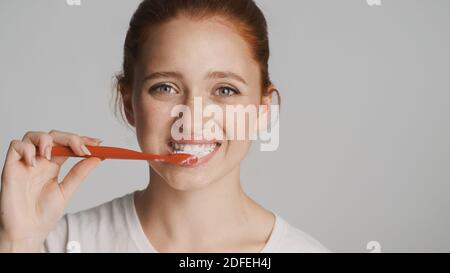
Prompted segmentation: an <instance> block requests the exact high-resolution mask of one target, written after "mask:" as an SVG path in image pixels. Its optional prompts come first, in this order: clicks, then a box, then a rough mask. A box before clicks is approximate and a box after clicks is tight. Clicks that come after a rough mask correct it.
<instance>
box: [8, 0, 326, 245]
mask: <svg viewBox="0 0 450 273" xmlns="http://www.w3.org/2000/svg"><path fill="white" fill-rule="evenodd" d="M268 58H269V44H268V35H267V27H266V21H265V18H264V16H263V14H262V13H261V11H260V10H259V8H258V7H257V6H256V5H255V3H254V2H253V1H252V0H192V1H185V0H145V1H143V2H142V3H141V4H140V6H139V7H138V9H137V10H136V12H135V13H134V15H133V17H132V19H131V22H130V26H129V30H128V32H127V35H126V39H125V46H124V61H123V72H122V73H121V74H120V75H119V76H118V77H117V80H118V84H117V95H118V103H119V106H120V107H121V110H122V111H123V113H124V115H125V117H126V120H127V122H128V123H129V124H130V125H131V126H132V127H134V128H135V130H136V136H137V140H138V142H139V145H140V147H141V150H142V151H143V152H148V153H155V154H167V153H176V152H187V153H193V154H195V155H197V157H198V158H199V161H198V162H197V163H196V164H195V165H193V166H176V165H170V164H166V163H161V162H153V161H150V162H149V172H150V181H151V183H149V185H148V187H147V188H146V189H145V190H142V191H136V192H134V193H131V194H127V195H125V196H123V197H121V198H117V199H115V200H112V201H110V202H108V203H106V204H103V205H100V206H98V207H95V208H92V209H89V210H86V211H82V212H78V213H75V214H69V215H64V216H63V214H64V208H65V206H66V204H67V203H68V201H69V200H70V198H71V196H72V195H73V193H74V192H75V190H76V188H77V187H78V185H79V184H80V183H81V181H83V179H84V178H85V177H86V176H87V175H88V174H89V172H90V171H91V170H92V169H94V168H95V167H96V166H98V165H99V164H100V162H101V159H98V158H95V157H91V158H87V159H84V160H81V161H80V162H79V163H77V164H76V165H75V166H74V167H73V168H72V169H71V170H70V172H69V173H68V174H67V176H66V177H65V178H64V179H63V180H62V181H61V183H58V173H59V170H60V167H61V165H62V164H63V163H64V161H65V160H66V158H62V157H53V158H52V157H51V149H52V146H53V145H65V146H69V147H70V148H71V149H72V150H73V151H74V152H75V153H77V154H78V155H89V150H88V149H87V147H86V145H98V144H99V143H100V140H99V139H95V138H90V137H84V136H78V135H76V134H72V133H66V132H61V131H56V130H53V131H51V132H49V133H44V132H28V133H27V134H25V136H24V138H23V139H22V141H18V140H15V141H12V142H11V145H10V148H9V150H8V154H7V157H6V161H5V165H4V169H3V173H2V191H1V195H0V198H1V202H0V206H1V217H0V221H1V222H0V223H1V224H0V249H1V250H2V251H45V252H64V251H67V250H74V249H72V247H76V248H78V250H79V251H83V252H105V251H120V252H327V251H328V250H327V249H326V248H324V247H323V246H322V245H321V244H320V243H319V242H318V241H316V240H315V239H313V238H312V237H310V236H309V235H307V234H306V233H304V232H302V231H300V230H298V229H296V228H294V227H293V226H291V225H290V224H288V223H287V222H286V221H285V220H284V219H282V218H281V217H280V216H278V215H276V214H274V213H273V212H271V211H270V210H267V209H265V208H263V207H262V206H260V205H259V204H257V203H256V202H255V201H253V200H252V199H251V198H250V197H249V196H247V195H246V194H245V193H244V192H243V190H242V188H241V184H240V163H241V161H242V160H243V159H244V157H245V155H246V154H247V152H248V150H249V147H250V145H251V140H250V139H249V138H248V135H246V136H247V137H246V138H245V139H243V140H241V139H239V140H234V139H228V138H223V139H219V138H217V139H209V140H206V139H197V138H195V137H196V136H195V134H196V133H195V132H196V130H195V127H196V126H198V124H196V123H195V122H190V123H188V125H186V124H183V126H181V128H180V129H181V131H182V132H183V135H184V136H186V135H187V136H193V138H194V140H192V139H191V138H187V139H185V138H182V139H175V138H174V136H173V130H172V127H173V125H174V124H175V123H176V122H177V121H178V120H179V119H180V118H181V116H179V117H173V115H171V112H172V110H173V109H174V107H175V106H177V105H185V106H187V107H190V108H193V107H194V101H195V99H198V98H200V99H202V102H203V104H204V105H216V106H219V107H221V108H223V109H225V106H229V105H231V106H232V105H246V106H248V105H253V106H261V105H262V106H266V107H267V106H269V105H270V104H271V101H272V95H273V92H276V93H277V94H278V92H277V91H276V89H275V87H274V86H273V84H272V83H271V81H270V79H269V74H268ZM266 109H267V108H266ZM266 114H267V112H266ZM203 122H204V121H203V120H201V121H200V123H203ZM215 122H216V125H217V126H219V129H220V130H221V131H222V132H223V133H224V134H225V135H227V133H228V131H229V128H228V124H226V123H224V122H222V120H216V121H215ZM224 124H226V125H224ZM185 133H186V134H185Z"/></svg>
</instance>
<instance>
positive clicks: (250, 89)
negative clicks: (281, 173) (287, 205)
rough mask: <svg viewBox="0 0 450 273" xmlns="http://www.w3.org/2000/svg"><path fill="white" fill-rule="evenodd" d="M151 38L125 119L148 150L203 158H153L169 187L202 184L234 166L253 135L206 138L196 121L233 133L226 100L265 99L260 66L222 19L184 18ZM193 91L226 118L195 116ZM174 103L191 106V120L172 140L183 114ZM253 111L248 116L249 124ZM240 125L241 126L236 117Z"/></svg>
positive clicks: (225, 133)
mask: <svg viewBox="0 0 450 273" xmlns="http://www.w3.org/2000/svg"><path fill="white" fill-rule="evenodd" d="M149 37H151V38H149V39H147V41H146V42H145V44H144V45H143V46H142V48H141V55H140V57H139V61H138V63H137V64H136V66H135V76H134V81H133V90H132V94H133V95H132V102H131V104H132V110H131V111H130V112H132V117H131V119H130V117H128V119H129V121H130V123H131V124H132V125H133V126H135V128H136V134H137V138H138V142H139V145H140V147H141V149H142V151H143V152H147V153H156V154H168V153H176V152H184V153H193V154H196V155H197V156H198V157H199V161H198V163H197V164H195V165H193V166H189V167H186V166H176V165H171V164H167V163H161V162H153V161H151V162H149V164H150V165H151V167H152V169H153V170H154V171H156V172H157V173H158V174H159V175H160V176H161V177H162V178H163V179H164V180H165V181H166V182H167V183H168V184H169V185H170V186H171V187H173V188H176V189H179V190H188V189H196V188H201V187H204V186H206V185H208V184H210V183H212V182H214V181H215V180H217V179H219V178H221V177H224V176H226V175H227V174H230V173H231V172H232V171H233V170H234V171H236V170H237V169H236V168H238V167H239V163H240V162H241V160H242V159H243V158H244V157H245V155H246V153H247V152H248V150H249V148H250V145H251V140H249V139H248V134H246V139H245V140H235V139H234V140H233V139H228V140H227V139H213V140H206V138H205V137H204V136H202V135H201V134H202V131H201V130H198V128H203V127H202V126H205V123H207V122H208V121H209V124H211V122H213V123H214V124H215V126H217V127H216V128H218V129H219V130H221V131H222V133H223V136H227V137H228V138H231V137H230V136H229V132H228V131H229V130H230V129H229V128H227V127H229V126H230V123H229V124H228V125H226V124H227V122H226V119H225V116H226V110H225V109H226V108H225V106H226V105H230V106H234V105H243V106H248V105H254V106H256V107H257V106H259V105H260V104H261V84H260V83H261V79H260V77H261V72H260V67H259V65H258V63H257V62H256V61H255V60H254V59H253V58H252V53H251V51H250V48H249V45H248V44H247V42H246V41H245V40H244V39H243V38H242V37H241V36H240V34H239V33H237V32H236V31H235V30H234V29H233V28H231V27H230V26H227V25H226V24H224V23H221V22H220V21H219V20H217V19H209V20H198V21H195V20H192V19H188V18H185V17H179V18H176V19H172V20H170V21H169V22H167V23H165V24H162V25H160V26H158V27H155V28H152V29H149ZM194 98H197V100H198V99H200V98H201V100H202V107H203V109H205V108H206V107H207V106H208V105H217V106H219V107H220V108H221V109H223V117H217V116H216V117H214V116H211V117H208V118H206V117H203V118H201V119H197V120H195V119H194V117H193V116H194V112H195V111H198V110H199V109H198V108H197V109H194ZM176 105H186V106H188V107H189V108H190V110H191V114H192V116H191V120H190V122H189V120H188V119H185V120H184V122H185V123H183V126H182V128H181V131H179V132H182V133H183V136H186V135H189V136H190V137H189V138H188V139H185V138H183V139H181V140H179V139H178V137H177V139H175V136H173V134H172V133H171V132H172V128H173V126H174V123H175V122H176V121H177V120H178V121H180V120H181V119H180V117H173V116H172V115H171V112H172V110H173V109H174V107H175V106H176ZM200 113H201V112H200ZM249 118H250V117H249V116H248V115H247V119H246V122H247V123H246V124H249V123H248V122H249ZM186 122H188V123H186ZM238 124H239V125H242V124H240V123H239V122H234V123H232V125H233V126H236V125H238ZM195 128H197V129H195ZM235 130H237V128H235ZM247 132H248V131H247ZM198 133H200V134H198ZM235 133H236V131H235ZM195 138H197V139H195ZM198 138H200V139H198Z"/></svg>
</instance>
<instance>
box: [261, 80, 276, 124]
mask: <svg viewBox="0 0 450 273" xmlns="http://www.w3.org/2000/svg"><path fill="white" fill-rule="evenodd" d="M274 91H275V92H278V91H276V89H275V86H274V85H273V84H271V85H270V86H269V87H268V88H267V90H265V92H264V94H263V95H262V97H261V105H260V107H261V110H260V111H259V117H258V119H259V121H258V122H259V125H260V126H259V129H260V130H264V129H267V126H268V124H267V122H268V121H269V122H270V106H271V105H272V99H273V93H274Z"/></svg>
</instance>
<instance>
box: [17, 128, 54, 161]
mask: <svg viewBox="0 0 450 273" xmlns="http://www.w3.org/2000/svg"><path fill="white" fill-rule="evenodd" d="M22 140H23V141H24V142H29V143H32V144H33V145H35V146H36V147H38V149H39V155H40V156H42V157H45V158H47V160H50V157H51V147H52V145H53V137H52V136H51V135H49V134H48V133H45V132H27V133H26V134H25V135H24V137H23V139H22Z"/></svg>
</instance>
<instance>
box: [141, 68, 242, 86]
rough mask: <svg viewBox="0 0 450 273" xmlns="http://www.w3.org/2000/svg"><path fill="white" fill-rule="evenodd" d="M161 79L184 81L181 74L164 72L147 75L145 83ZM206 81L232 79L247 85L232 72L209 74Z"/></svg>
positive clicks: (213, 72) (212, 72)
mask: <svg viewBox="0 0 450 273" xmlns="http://www.w3.org/2000/svg"><path fill="white" fill-rule="evenodd" d="M159 78H175V79H178V80H180V79H182V78H183V75H182V74H181V73H179V72H174V71H162V72H153V73H151V74H150V75H147V76H145V77H144V82H145V81H149V80H153V79H159ZM205 78H206V79H225V78H231V79H234V80H236V81H239V82H241V83H243V84H247V82H246V81H245V80H244V79H243V78H242V77H241V76H239V75H238V74H236V73H234V72H230V71H211V72H209V73H208V74H207V75H206V77H205Z"/></svg>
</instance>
